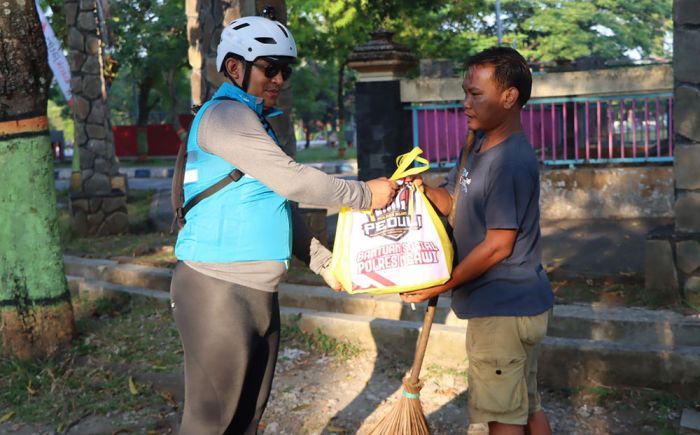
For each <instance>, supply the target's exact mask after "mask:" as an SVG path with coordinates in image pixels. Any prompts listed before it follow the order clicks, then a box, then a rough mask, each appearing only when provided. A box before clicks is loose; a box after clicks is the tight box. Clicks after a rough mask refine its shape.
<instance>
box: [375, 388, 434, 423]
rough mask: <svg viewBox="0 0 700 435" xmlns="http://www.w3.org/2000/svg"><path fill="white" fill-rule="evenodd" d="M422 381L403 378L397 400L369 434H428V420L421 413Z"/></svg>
mask: <svg viewBox="0 0 700 435" xmlns="http://www.w3.org/2000/svg"><path fill="white" fill-rule="evenodd" d="M421 388H423V383H422V382H420V381H418V382H417V383H416V384H411V383H410V382H409V380H408V379H404V380H403V391H402V392H401V397H399V401H398V402H397V403H396V405H394V407H393V408H392V410H391V411H389V413H388V414H386V415H385V416H384V418H382V419H381V420H380V421H379V423H377V424H376V426H374V428H372V430H371V431H370V432H369V433H370V435H429V434H430V429H429V428H428V422H427V421H426V420H425V416H424V415H423V407H422V406H421V404H420V398H419V393H420V390H421Z"/></svg>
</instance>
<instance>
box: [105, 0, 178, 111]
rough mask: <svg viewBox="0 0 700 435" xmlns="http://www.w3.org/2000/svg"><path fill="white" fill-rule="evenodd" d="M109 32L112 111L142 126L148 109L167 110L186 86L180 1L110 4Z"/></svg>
mask: <svg viewBox="0 0 700 435" xmlns="http://www.w3.org/2000/svg"><path fill="white" fill-rule="evenodd" d="M110 28H111V31H112V41H113V43H114V47H115V53H114V57H115V58H116V60H117V61H118V62H119V64H120V70H119V71H118V72H117V79H116V80H115V87H114V91H115V92H113V93H110V97H113V100H114V101H112V102H111V106H112V107H113V110H114V111H115V112H117V114H119V115H121V116H124V115H125V114H126V113H128V114H129V115H130V116H131V121H132V122H136V123H141V124H145V123H146V122H147V121H148V113H149V112H150V111H151V110H152V109H154V108H156V107H159V108H161V109H164V110H167V109H170V108H171V107H172V106H173V105H174V104H176V100H177V98H175V95H177V94H182V91H183V87H186V84H187V70H188V67H187V46H188V45H187V35H186V29H187V26H186V16H185V11H184V2H180V1H163V0H125V1H119V2H115V3H113V4H112V9H111V18H110ZM173 73H174V74H175V76H174V77H173V76H170V77H169V74H173ZM173 82H175V83H173ZM134 108H137V109H138V112H136V113H134V110H133V109H134ZM180 110H182V109H180Z"/></svg>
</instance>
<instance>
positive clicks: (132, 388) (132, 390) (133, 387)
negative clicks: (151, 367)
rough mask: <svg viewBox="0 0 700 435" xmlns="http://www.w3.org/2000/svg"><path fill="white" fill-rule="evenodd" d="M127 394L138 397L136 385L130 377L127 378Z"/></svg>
mask: <svg viewBox="0 0 700 435" xmlns="http://www.w3.org/2000/svg"><path fill="white" fill-rule="evenodd" d="M129 392H130V393H131V395H132V396H138V394H139V390H138V389H137V388H136V383H135V382H134V378H133V377H132V376H129Z"/></svg>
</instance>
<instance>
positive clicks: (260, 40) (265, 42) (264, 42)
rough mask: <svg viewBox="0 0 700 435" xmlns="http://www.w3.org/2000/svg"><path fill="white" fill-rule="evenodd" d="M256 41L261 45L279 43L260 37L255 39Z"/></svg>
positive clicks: (272, 39)
mask: <svg viewBox="0 0 700 435" xmlns="http://www.w3.org/2000/svg"><path fill="white" fill-rule="evenodd" d="M255 40H256V41H258V42H259V43H261V44H277V41H275V40H274V38H268V37H260V38H255Z"/></svg>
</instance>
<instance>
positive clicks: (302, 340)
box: [281, 315, 361, 361]
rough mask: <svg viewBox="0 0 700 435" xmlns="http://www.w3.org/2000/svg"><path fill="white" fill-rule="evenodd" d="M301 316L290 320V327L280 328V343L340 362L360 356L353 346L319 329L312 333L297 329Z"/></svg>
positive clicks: (356, 348)
mask: <svg viewBox="0 0 700 435" xmlns="http://www.w3.org/2000/svg"><path fill="white" fill-rule="evenodd" d="M300 319H301V315H297V316H296V317H294V318H292V322H291V324H290V325H283V326H282V331H281V332H282V339H281V340H282V342H283V343H284V344H285V345H286V346H294V347H300V348H302V349H304V350H307V351H312V352H318V353H321V354H324V355H329V356H333V357H335V358H339V359H340V360H343V361H345V360H348V359H350V358H353V357H355V356H357V355H359V354H360V352H361V350H360V348H359V347H357V346H355V345H354V344H352V343H350V342H348V341H343V340H338V339H336V338H333V337H329V336H328V335H326V334H324V333H323V331H321V330H320V329H319V328H316V329H315V330H314V332H313V333H309V332H306V331H303V330H302V329H301V327H299V320H300Z"/></svg>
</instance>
